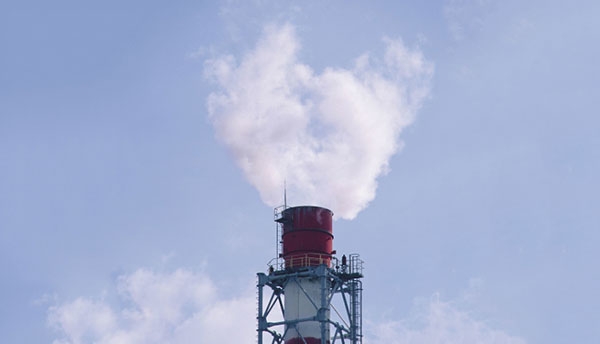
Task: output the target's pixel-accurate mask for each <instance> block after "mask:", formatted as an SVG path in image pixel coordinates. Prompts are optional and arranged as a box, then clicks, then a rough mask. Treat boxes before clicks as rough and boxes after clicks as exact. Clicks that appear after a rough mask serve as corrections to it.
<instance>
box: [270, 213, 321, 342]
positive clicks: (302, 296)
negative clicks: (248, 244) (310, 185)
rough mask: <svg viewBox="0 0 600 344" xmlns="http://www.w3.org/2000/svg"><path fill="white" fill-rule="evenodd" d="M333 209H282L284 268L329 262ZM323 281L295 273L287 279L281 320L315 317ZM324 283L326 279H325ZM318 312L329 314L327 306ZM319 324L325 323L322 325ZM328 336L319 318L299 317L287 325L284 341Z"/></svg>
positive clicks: (315, 339)
mask: <svg viewBox="0 0 600 344" xmlns="http://www.w3.org/2000/svg"><path fill="white" fill-rule="evenodd" d="M332 217H333V213H332V212H331V210H329V209H325V208H321V207H314V206H302V207H293V208H288V209H285V210H284V211H283V213H282V219H281V222H282V223H283V236H282V239H283V258H284V260H285V266H286V269H290V270H301V269H305V268H310V267H316V266H319V265H321V264H324V265H326V266H327V267H329V266H330V264H331V255H332V253H333V231H332ZM322 283H323V281H319V280H318V279H314V278H301V277H298V278H297V279H296V280H295V281H294V282H290V283H287V285H286V286H285V289H284V295H285V320H286V321H289V322H292V323H293V322H295V321H296V320H301V319H307V318H311V317H316V316H317V314H318V312H319V310H318V309H317V308H316V307H315V305H316V306H317V307H321V300H322V299H323V292H324V290H323V289H324V287H325V288H328V285H325V286H323V285H322ZM325 283H328V282H325ZM321 312H323V313H322V314H325V316H326V317H327V318H328V317H329V306H328V305H327V306H326V308H325V309H322V310H321ZM322 326H326V327H325V328H323V327H322ZM322 337H325V338H329V326H328V325H325V323H320V322H319V321H316V320H315V321H301V322H298V323H297V324H296V326H295V327H294V328H288V329H287V331H286V335H285V344H301V343H302V344H303V343H304V342H306V343H307V344H321V342H322V341H321V338H322Z"/></svg>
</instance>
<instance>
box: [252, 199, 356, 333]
mask: <svg viewBox="0 0 600 344" xmlns="http://www.w3.org/2000/svg"><path fill="white" fill-rule="evenodd" d="M332 216H333V213H332V212H331V211H330V210H328V209H325V208H320V207H312V206H303V207H293V208H287V207H283V208H276V209H275V221H276V222H277V223H278V229H277V233H278V235H279V233H281V242H278V243H277V244H278V245H279V243H281V244H282V248H281V252H282V253H281V254H279V257H277V258H275V259H273V260H272V261H271V262H270V264H269V273H268V274H265V273H258V274H257V275H258V283H257V288H258V316H257V319H258V329H257V331H258V344H265V343H271V344H275V343H276V344H281V343H284V344H334V343H343V344H346V343H348V344H361V343H362V282H361V278H362V277H363V274H362V265H363V262H362V260H361V259H360V257H359V256H358V255H357V254H350V255H349V256H348V257H346V256H345V255H344V256H342V258H341V259H338V258H336V257H335V256H334V254H335V251H334V250H333V249H332V248H333V233H332V226H331V224H332ZM277 251H278V252H280V251H279V248H278V250H277ZM265 337H267V338H270V339H269V340H266V341H265Z"/></svg>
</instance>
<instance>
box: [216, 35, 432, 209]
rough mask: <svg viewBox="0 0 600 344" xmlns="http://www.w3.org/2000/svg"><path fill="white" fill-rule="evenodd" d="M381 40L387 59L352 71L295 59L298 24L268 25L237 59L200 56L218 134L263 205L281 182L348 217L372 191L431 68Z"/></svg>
mask: <svg viewBox="0 0 600 344" xmlns="http://www.w3.org/2000/svg"><path fill="white" fill-rule="evenodd" d="M383 43H384V44H385V54H384V56H383V57H373V56H371V55H370V54H368V53H365V54H363V55H361V56H360V57H358V58H357V59H356V60H355V62H354V66H353V67H352V68H351V69H344V68H334V67H328V68H325V69H324V70H323V72H321V73H317V72H315V71H314V70H313V69H312V68H311V67H310V66H308V65H306V64H303V63H302V62H301V61H299V60H298V53H299V51H300V48H301V47H300V43H299V40H298V38H297V36H296V34H295V30H294V27H293V26H292V25H289V24H287V25H283V26H276V25H272V26H268V27H266V28H265V30H264V34H263V36H262V37H261V38H260V39H259V41H258V43H257V44H256V46H255V47H254V49H253V50H251V51H249V52H247V53H246V54H244V56H242V57H241V59H239V62H238V61H237V60H236V58H234V57H233V56H230V55H229V56H222V57H219V58H214V59H210V60H207V61H206V64H205V72H206V74H207V76H208V77H209V78H210V79H211V80H213V81H214V82H215V83H216V84H217V85H218V86H219V90H218V91H215V92H213V93H211V94H210V95H209V97H208V110H209V115H210V119H211V121H212V123H213V125H214V127H215V129H216V133H217V136H218V138H219V139H220V140H221V141H222V142H223V143H224V144H225V145H226V146H227V147H228V148H229V149H230V151H231V152H232V154H233V156H234V158H235V160H236V162H237V164H238V165H239V167H240V168H241V169H242V170H243V172H244V174H245V176H246V178H247V179H248V181H249V182H250V183H251V184H252V185H253V186H254V187H256V189H257V190H258V191H259V193H260V196H261V198H262V200H263V201H264V202H265V203H266V204H268V205H270V206H277V205H280V204H281V203H282V189H283V185H284V181H285V182H286V183H287V189H288V195H290V196H291V200H292V202H293V203H294V204H295V205H300V204H316V205H320V206H324V207H328V208H330V209H331V210H333V211H334V212H335V213H336V215H337V216H338V217H341V218H345V219H352V218H354V217H355V216H356V215H357V214H358V213H359V212H360V211H361V210H363V209H364V208H365V207H367V205H368V204H369V202H370V201H372V200H373V199H374V198H375V193H376V189H377V178H378V177H380V176H381V175H384V174H385V173H387V171H388V169H389V166H388V165H389V160H390V158H391V157H392V156H393V155H394V154H395V153H396V152H398V150H399V149H400V148H401V146H402V142H401V141H400V139H399V135H400V133H401V131H402V129H404V128H405V127H406V126H408V125H409V124H411V123H412V121H413V120H414V118H415V114H416V112H417V111H418V110H419V108H420V107H421V105H422V104H423V101H424V100H425V99H426V98H427V97H428V95H429V92H430V81H431V78H432V75H433V65H432V64H431V63H430V62H428V61H427V60H426V59H425V58H424V57H423V55H422V53H421V52H420V51H419V50H418V49H409V48H408V47H406V46H405V45H404V43H403V42H402V40H400V39H389V38H386V39H384V40H383Z"/></svg>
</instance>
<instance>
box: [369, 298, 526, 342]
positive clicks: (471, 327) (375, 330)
mask: <svg viewBox="0 0 600 344" xmlns="http://www.w3.org/2000/svg"><path fill="white" fill-rule="evenodd" d="M367 332H368V333H367V336H366V340H365V344H420V343H427V344H473V343H478V344H526V341H525V340H524V339H523V338H519V337H516V336H511V335H509V334H507V333H505V332H503V331H500V330H496V329H493V328H492V327H490V326H489V325H487V324H486V323H485V322H484V321H481V320H478V319H476V318H474V317H473V316H472V315H470V314H469V313H468V312H467V311H464V310H460V309H458V308H457V307H455V306H454V305H453V303H452V302H448V301H442V300H440V298H439V296H438V295H433V296H432V297H431V298H430V299H429V300H428V301H427V302H420V303H417V305H416V306H415V308H414V309H413V312H412V314H411V316H410V317H408V318H406V319H402V320H400V321H383V322H372V321H370V322H367Z"/></svg>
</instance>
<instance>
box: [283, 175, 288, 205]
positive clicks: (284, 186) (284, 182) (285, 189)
mask: <svg viewBox="0 0 600 344" xmlns="http://www.w3.org/2000/svg"><path fill="white" fill-rule="evenodd" d="M283 209H287V181H286V180H285V179H284V180H283Z"/></svg>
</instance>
